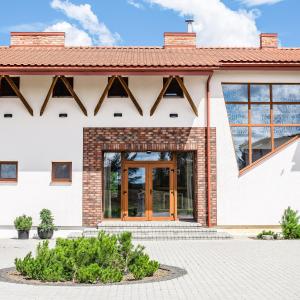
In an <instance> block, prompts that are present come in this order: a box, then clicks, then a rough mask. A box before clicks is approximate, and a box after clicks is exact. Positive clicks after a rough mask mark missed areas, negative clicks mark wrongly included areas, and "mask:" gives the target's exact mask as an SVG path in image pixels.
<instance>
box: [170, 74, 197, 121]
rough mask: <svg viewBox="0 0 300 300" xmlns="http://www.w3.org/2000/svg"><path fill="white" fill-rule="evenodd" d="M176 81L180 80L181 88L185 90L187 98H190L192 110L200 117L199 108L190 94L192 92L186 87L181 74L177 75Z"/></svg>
mask: <svg viewBox="0 0 300 300" xmlns="http://www.w3.org/2000/svg"><path fill="white" fill-rule="evenodd" d="M175 79H176V81H177V82H178V84H179V86H180V88H181V89H182V91H183V94H184V95H185V97H186V99H187V100H188V102H189V104H190V106H191V108H192V110H193V111H194V113H195V115H196V116H197V117H198V109H197V107H196V105H195V103H194V101H193V99H192V97H191V95H190V93H189V92H188V90H187V89H186V87H185V85H184V83H183V81H182V79H181V78H180V77H179V76H175Z"/></svg>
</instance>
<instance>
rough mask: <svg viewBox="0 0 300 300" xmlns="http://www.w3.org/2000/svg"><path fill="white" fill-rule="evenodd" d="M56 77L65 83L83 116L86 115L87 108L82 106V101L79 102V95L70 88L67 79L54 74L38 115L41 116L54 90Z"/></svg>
mask: <svg viewBox="0 0 300 300" xmlns="http://www.w3.org/2000/svg"><path fill="white" fill-rule="evenodd" d="M58 79H61V80H62V82H63V84H64V85H65V87H66V89H67V90H68V91H69V93H70V94H71V95H72V97H73V98H74V100H75V101H76V103H77V104H78V106H79V108H80V109H81V111H82V112H83V113H84V115H85V116H87V110H86V108H85V107H84V105H83V103H82V102H81V100H80V99H79V97H78V96H77V94H76V93H75V91H74V89H73V88H72V86H71V85H70V83H69V81H68V80H67V79H66V77H65V76H63V75H62V76H55V77H53V80H52V83H51V86H50V88H49V91H48V93H47V96H46V98H45V100H44V103H43V105H42V107H41V110H40V116H42V115H43V114H44V112H45V109H46V107H47V104H48V102H49V100H50V98H51V95H52V93H53V90H54V87H55V84H56V83H57V80H58Z"/></svg>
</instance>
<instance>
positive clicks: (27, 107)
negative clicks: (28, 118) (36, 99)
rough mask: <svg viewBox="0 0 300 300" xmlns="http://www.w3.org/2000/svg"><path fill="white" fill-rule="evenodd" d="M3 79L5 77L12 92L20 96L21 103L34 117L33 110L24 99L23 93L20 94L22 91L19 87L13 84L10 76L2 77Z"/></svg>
mask: <svg viewBox="0 0 300 300" xmlns="http://www.w3.org/2000/svg"><path fill="white" fill-rule="evenodd" d="M1 77H4V78H5V79H6V81H7V82H8V84H9V85H10V87H11V88H12V90H13V91H14V92H15V94H16V95H17V96H18V98H19V99H20V100H21V102H22V103H23V105H24V106H25V108H26V109H27V110H28V112H29V113H30V114H31V115H32V116H33V109H32V108H31V106H30V105H29V103H28V102H27V100H26V99H25V98H24V96H23V95H22V93H21V92H20V90H19V89H18V87H17V86H16V85H15V83H14V82H13V80H12V79H11V78H10V77H9V76H8V75H2V76H1Z"/></svg>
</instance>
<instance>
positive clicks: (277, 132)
mask: <svg viewBox="0 0 300 300" xmlns="http://www.w3.org/2000/svg"><path fill="white" fill-rule="evenodd" d="M298 135H300V127H274V144H275V148H277V147H280V146H281V145H283V144H285V143H287V142H288V141H289V140H290V139H292V138H294V137H295V136H298Z"/></svg>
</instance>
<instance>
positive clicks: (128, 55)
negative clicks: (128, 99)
mask: <svg viewBox="0 0 300 300" xmlns="http://www.w3.org/2000/svg"><path fill="white" fill-rule="evenodd" d="M266 64H267V65H280V66H290V65H293V66H299V67H300V48H299V49H287V48H278V49H260V48H195V49H183V48H180V49H179V48H176V49H164V48H161V47H65V48H62V47H0V71H1V70H2V71H3V70H5V69H9V68H14V69H22V70H25V69H26V70H27V69H28V70H29V69H36V70H38V69H45V68H48V69H51V68H55V69H68V70H72V69H82V71H84V69H86V68H90V69H95V70H97V69H99V70H100V69H102V70H103V69H105V70H112V71H113V70H116V69H141V68H143V69H156V70H159V69H161V70H163V69H174V70H178V69H179V70H180V69H184V70H205V69H206V70H207V69H219V68H226V67H227V66H231V65H242V66H245V65H248V66H249V65H250V66H251V65H261V66H264V65H266Z"/></svg>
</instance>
